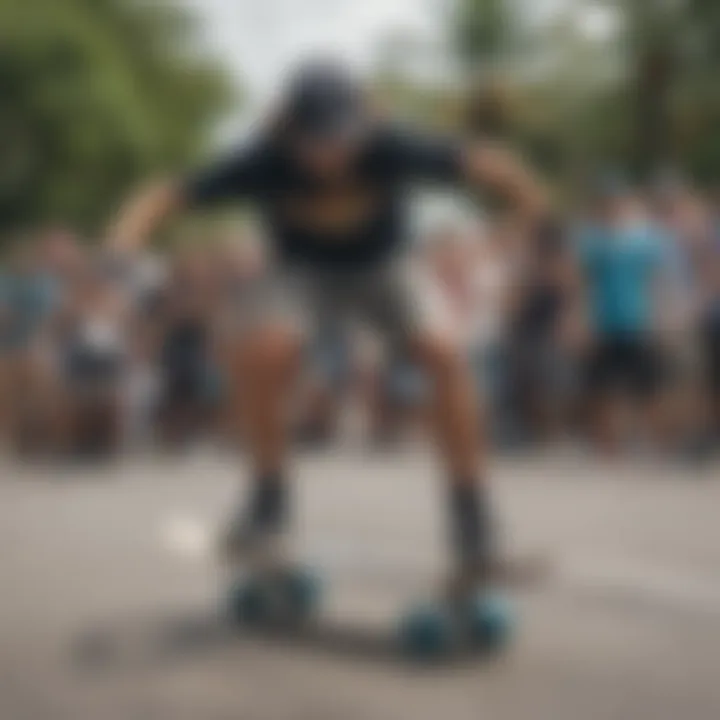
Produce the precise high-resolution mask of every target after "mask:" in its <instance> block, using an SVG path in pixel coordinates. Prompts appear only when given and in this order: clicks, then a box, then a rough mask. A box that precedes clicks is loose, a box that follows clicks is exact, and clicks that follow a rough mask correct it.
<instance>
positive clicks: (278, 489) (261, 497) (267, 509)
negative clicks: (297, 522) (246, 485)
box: [249, 473, 288, 530]
mask: <svg viewBox="0 0 720 720" xmlns="http://www.w3.org/2000/svg"><path fill="white" fill-rule="evenodd" d="M287 506H288V498H287V487H286V484H285V480H284V478H283V477H282V475H281V474H280V473H272V474H269V475H258V476H256V477H255V480H254V484H253V488H252V490H251V495H250V505H249V520H250V523H251V524H252V525H253V526H254V527H256V528H262V529H267V530H279V529H280V528H281V527H282V526H283V525H284V524H285V521H286V519H287V511H288V507H287Z"/></svg>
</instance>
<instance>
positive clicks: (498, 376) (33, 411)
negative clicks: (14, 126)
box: [0, 177, 720, 459]
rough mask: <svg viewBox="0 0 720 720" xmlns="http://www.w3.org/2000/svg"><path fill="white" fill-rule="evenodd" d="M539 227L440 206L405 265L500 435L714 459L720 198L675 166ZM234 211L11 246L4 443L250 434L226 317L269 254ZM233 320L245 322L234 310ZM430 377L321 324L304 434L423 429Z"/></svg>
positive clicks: (605, 191)
mask: <svg viewBox="0 0 720 720" xmlns="http://www.w3.org/2000/svg"><path fill="white" fill-rule="evenodd" d="M588 198H589V199H588V201H587V202H586V204H585V205H584V206H583V207H576V208H574V209H573V212H572V213H568V214H566V216H565V217H563V218H562V219H560V220H559V221H558V222H557V224H556V226H555V227H553V228H546V229H545V231H544V232H543V233H542V235H536V236H530V235H529V234H528V233H527V232H526V231H525V230H524V229H523V228H521V227H519V226H517V225H516V224H515V223H514V221H513V219H512V218H507V219H506V218H502V217H499V218H497V219H495V220H492V221H489V220H486V221H483V222H481V221H479V220H472V219H469V218H468V217H467V216H463V217H461V216H460V214H453V213H451V212H446V213H444V214H443V213H438V214H437V216H436V217H435V218H434V219H433V220H432V221H428V222H427V223H426V224H425V226H421V227H420V229H418V230H417V232H416V235H417V237H415V238H414V250H413V258H412V262H413V263H414V264H415V265H416V267H417V270H418V272H420V273H421V275H422V278H423V282H424V283H425V284H426V286H427V297H428V300H429V301H431V302H433V303H434V305H435V307H436V308H437V312H438V317H441V318H442V322H441V326H442V327H443V329H444V331H446V332H448V333H451V334H452V335H453V336H454V337H455V338H456V339H457V341H458V342H459V343H460V344H461V345H462V347H463V348H464V349H465V351H466V352H467V354H468V358H469V360H470V365H471V368H472V372H473V374H474V375H475V378H476V386H477V402H478V405H479V407H480V408H481V409H482V416H483V418H484V423H483V425H484V431H485V432H486V433H487V437H489V438H490V439H491V441H492V443H493V444H494V445H495V446H496V447H497V448H498V449H500V450H501V451H502V450H513V451H516V450H522V449H525V448H531V447H533V446H535V445H537V444H548V443H559V442H563V443H564V442H571V443H573V444H576V445H579V446H583V447H588V448H592V449H593V450H594V451H596V452H602V453H644V452H648V453H653V454H662V455H666V456H668V457H673V458H688V459H701V458H709V457H711V456H712V455H713V454H714V452H715V450H717V449H718V440H719V439H720V198H717V197H713V196H712V195H710V194H708V193H700V192H699V191H696V190H695V189H693V188H692V187H691V186H689V185H688V184H686V183H682V182H679V181H678V180H676V179H672V178H667V179H664V180H663V181H661V182H658V183H657V184H656V186H654V187H652V188H650V189H647V188H634V187H631V186H629V185H627V184H626V183H624V182H623V180H622V179H621V178H618V177H606V178H603V179H602V180H601V181H599V182H598V183H597V186H596V187H594V188H593V192H592V193H590V194H589V196H588ZM263 249H264V244H263V241H262V237H261V235H260V234H258V233H257V232H253V233H251V232H250V231H247V230H238V231H237V233H227V234H226V235H224V236H222V237H215V238H211V237H208V238H200V239H199V240H198V242H195V243H193V244H192V245H188V246H183V247H180V248H177V249H174V250H172V251H169V252H165V253H157V254H146V255H144V256H142V257H136V258H132V259H119V258H116V257H115V258H113V257H111V256H109V255H107V254H104V253H103V252H102V251H100V250H99V249H98V247H97V245H94V244H92V243H84V242H81V241H80V239H79V238H77V237H75V236H73V235H72V234H71V233H68V232H65V231H63V232H60V231H52V232H45V233H38V235H37V236H35V237H30V238H24V239H23V240H22V241H18V242H16V243H15V244H14V245H12V246H11V247H9V248H8V249H7V251H6V252H5V253H4V256H3V260H2V264H1V265H0V443H2V451H3V452H8V453H14V454H18V455H20V456H24V457H53V458H55V457H57V458H65V457H67V458H83V457H101V456H102V457H107V456H112V455H114V454H117V453H119V452H121V451H126V450H138V449H148V448H185V447H189V446H192V445H193V443H196V442H208V441H209V442H219V443H228V444H235V443H237V442H240V443H241V442H242V428H241V427H240V424H239V420H238V413H237V408H238V403H241V402H242V397H241V396H242V390H241V383H238V382H237V377H235V374H236V372H237V367H236V366H237V364H236V363H235V362H234V360H233V358H234V349H233V348H234V346H236V345H237V343H241V342H242V336H241V334H238V333H237V332H232V331H231V332H227V327H228V324H227V322H226V321H227V317H228V315H229V314H233V313H235V314H236V313H238V312H240V313H241V312H242V303H243V297H244V296H245V295H247V294H249V293H250V292H251V289H252V287H253V285H254V283H257V282H259V281H261V279H262V276H263V273H264V272H265V271H266V268H267V267H268V264H269V260H268V258H267V257H266V256H265V254H264V252H263ZM232 327H237V326H236V325H232ZM427 398H428V387H427V383H426V380H425V378H423V377H422V375H421V374H420V373H419V372H418V370H417V369H416V368H415V367H413V365H412V362H411V360H410V359H409V358H407V357H394V356H392V355H391V354H388V353H387V352H383V348H382V344H381V343H379V342H378V339H377V338H374V337H373V336H372V333H370V332H368V331H367V329H364V328H334V327H333V328H329V327H328V328H320V331H319V333H318V335H317V336H316V337H315V338H313V340H312V342H311V344H310V346H309V347H308V351H307V357H306V360H305V368H304V372H303V377H302V382H301V383H300V387H299V390H298V396H297V398H295V399H294V403H293V429H294V432H295V433H296V436H297V440H298V442H301V443H305V444H313V445H318V444H320V445H322V444H325V443H327V444H332V443H334V442H336V441H337V438H338V436H340V435H343V434H345V433H346V432H348V428H349V427H354V428H357V427H360V428H361V431H360V432H361V437H363V438H364V439H365V441H367V442H368V443H373V444H379V445H383V446H386V445H391V446H392V445H393V444H395V443H399V442H403V441H404V440H406V439H408V438H412V437H417V436H421V435H422V433H423V431H424V426H425V424H426V414H427V413H426V406H427Z"/></svg>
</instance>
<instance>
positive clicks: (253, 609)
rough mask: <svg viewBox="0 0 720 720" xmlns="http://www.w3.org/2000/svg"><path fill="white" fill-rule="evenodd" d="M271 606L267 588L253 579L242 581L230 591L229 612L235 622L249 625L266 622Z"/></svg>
mask: <svg viewBox="0 0 720 720" xmlns="http://www.w3.org/2000/svg"><path fill="white" fill-rule="evenodd" d="M271 604H272V602H271V598H270V596H269V593H268V591H267V588H266V587H264V586H263V585H262V584H261V583H259V582H257V581H254V580H253V579H250V578H248V579H245V580H242V581H240V582H238V583H236V584H235V585H234V586H233V587H232V588H231V589H230V593H229V598H228V611H229V614H230V617H231V619H232V620H233V621H235V622H238V623H243V624H249V625H254V624H257V623H261V622H264V621H265V620H266V619H267V618H268V616H269V614H270V612H271V607H270V606H271Z"/></svg>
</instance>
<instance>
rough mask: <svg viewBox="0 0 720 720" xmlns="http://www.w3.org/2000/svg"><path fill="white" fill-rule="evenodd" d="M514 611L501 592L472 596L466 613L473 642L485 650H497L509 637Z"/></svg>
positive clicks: (512, 625)
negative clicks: (472, 598)
mask: <svg viewBox="0 0 720 720" xmlns="http://www.w3.org/2000/svg"><path fill="white" fill-rule="evenodd" d="M514 620H515V616H514V612H513V608H512V606H511V604H510V602H509V600H508V599H507V598H506V597H504V596H503V595H501V594H496V593H493V594H481V595H478V596H477V597H476V598H474V600H473V602H472V603H471V605H470V608H469V613H468V629H469V632H470V639H471V640H472V642H473V643H474V644H476V645H477V646H479V647H482V648H483V649H486V650H499V649H500V648H502V647H503V646H504V645H505V644H506V643H507V642H508V640H509V639H510V636H511V635H512V631H513V627H514Z"/></svg>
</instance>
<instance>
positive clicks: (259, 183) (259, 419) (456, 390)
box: [111, 62, 545, 591]
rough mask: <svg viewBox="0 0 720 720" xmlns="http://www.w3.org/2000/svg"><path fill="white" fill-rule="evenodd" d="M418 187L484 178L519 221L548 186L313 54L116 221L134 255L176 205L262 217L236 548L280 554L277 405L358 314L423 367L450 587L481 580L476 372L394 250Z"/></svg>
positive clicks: (489, 547)
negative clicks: (203, 164) (388, 111)
mask: <svg viewBox="0 0 720 720" xmlns="http://www.w3.org/2000/svg"><path fill="white" fill-rule="evenodd" d="M427 183H433V184H441V185H444V186H449V185H456V186H458V187H460V186H467V187H469V188H471V189H475V188H481V187H484V186H488V187H489V188H491V189H492V190H493V191H495V192H499V193H501V194H503V195H504V196H505V197H506V199H507V200H509V201H510V202H511V203H512V204H513V207H514V211H515V212H516V214H517V217H518V219H519V220H521V221H522V222H524V223H525V224H526V226H527V227H528V229H529V230H531V229H532V228H533V227H536V226H537V224H538V223H541V222H542V221H543V215H544V212H545V201H544V195H543V193H542V191H541V190H540V188H539V186H538V184H537V183H536V182H535V180H534V179H533V178H532V177H531V175H530V174H529V173H528V171H527V170H526V169H525V168H524V167H523V165H522V163H521V162H520V161H519V160H518V158H517V157H516V156H515V155H514V154H512V153H508V152H506V151H505V150H503V149H501V148H499V147H497V146H496V145H494V144H491V143H489V142H487V143H486V142H478V141H472V142H471V141H465V140H463V139H462V138H445V137H439V136H436V135H433V134H430V133H424V132H416V131H415V130H412V129H410V128H407V127H402V126H398V125H396V124H395V123H393V122H390V121H389V120H388V119H387V118H385V117H381V116H379V115H377V114H376V113H375V112H374V111H373V108H372V105H371V103H370V102H369V101H368V98H367V96H366V92H365V90H364V88H363V87H362V86H361V85H360V84H359V83H358V82H357V81H356V80H355V78H354V77H353V75H352V73H350V72H349V71H348V70H347V69H345V68H344V67H342V66H341V65H339V64H336V63H333V62H313V63H310V64H308V65H305V66H303V67H302V68H300V69H299V70H298V71H297V72H296V73H295V74H294V75H293V76H292V77H291V78H290V81H289V82H288V86H287V87H286V88H285V93H284V95H283V96H282V100H281V103H280V106H279V108H278V112H277V114H276V115H275V116H274V117H273V118H272V120H270V121H268V122H266V123H265V124H264V125H262V126H261V127H259V128H258V129H257V130H256V132H255V134H254V135H253V136H252V137H251V138H250V139H249V140H247V141H246V142H245V143H244V144H243V145H242V146H241V147H240V148H239V149H237V150H236V151H235V152H232V153H230V154H228V155H227V156H226V157H225V158H223V159H221V160H220V161H219V162H216V163H215V164H213V165H211V166H210V167H209V168H207V169H205V170H203V171H201V172H199V173H197V174H193V175H191V176H189V177H185V178H181V179H177V180H171V181H169V182H163V183H159V184H157V185H154V186H152V187H150V188H149V189H146V190H144V191H143V192H141V193H140V194H139V196H137V197H135V198H133V199H131V200H130V202H129V203H128V204H127V205H126V206H125V207H124V208H123V209H122V211H121V213H120V215H119V217H118V219H117V221H116V223H115V224H114V226H113V228H112V231H111V245H112V247H113V248H114V249H115V251H117V252H131V251H133V250H135V249H137V248H139V247H141V246H142V244H143V243H144V242H145V241H146V240H147V239H148V238H149V237H150V236H151V235H152V233H153V231H155V230H156V228H158V227H159V226H160V224H161V223H162V222H163V221H165V220H166V219H168V218H169V217H170V216H172V215H174V214H175V213H178V212H180V211H182V210H184V209H187V208H197V207H203V206H207V205H210V204H211V203H219V202H224V201H230V202H239V201H249V202H250V203H252V204H253V205H254V206H255V208H256V209H257V210H258V211H259V212H260V214H261V216H262V218H263V220H264V223H265V230H266V234H267V237H268V240H269V242H270V243H271V247H270V250H271V252H272V254H273V268H272V270H271V272H270V273H269V275H268V277H267V279H266V280H265V281H264V282H263V283H261V286H260V287H259V288H258V290H257V292H256V293H255V294H254V296H253V297H252V298H249V299H246V302H248V303H250V306H249V307H248V306H246V307H245V308H244V310H243V313H242V315H243V340H242V343H239V345H240V347H239V350H238V353H237V357H236V361H235V373H236V384H237V385H238V386H239V387H240V392H239V398H241V400H242V414H243V416H244V421H245V433H246V436H245V437H246V441H247V447H248V451H249V454H250V458H251V462H252V467H253V477H252V484H251V492H250V497H249V502H247V503H242V507H240V508H239V509H238V512H237V514H236V517H235V519H234V520H233V522H232V523H231V525H230V528H229V530H228V532H227V537H226V549H227V551H228V552H229V553H230V554H231V555H236V556H239V557H242V558H244V559H247V558H249V557H251V556H252V557H253V558H255V559H258V558H261V557H262V558H263V559H264V561H265V562H268V561H269V560H268V558H269V557H273V558H275V559H274V560H272V561H271V562H280V560H278V559H277V558H276V555H275V553H276V549H277V546H278V544H277V539H278V538H280V537H281V536H282V535H283V531H284V530H285V529H286V527H287V521H288V514H289V509H290V508H289V507H288V504H289V503H288V482H289V478H288V468H287V458H286V445H287V443H286V424H285V416H286V407H285V401H286V399H287V398H288V397H289V396H290V389H291V387H292V384H293V381H294V378H295V376H296V373H297V371H298V367H299V363H300V359H301V350H302V347H303V342H304V340H305V339H306V338H307V337H308V334H309V333H312V332H313V330H314V329H315V328H317V327H318V326H322V325H323V323H326V322H327V323H329V324H331V325H332V324H337V323H338V322H341V323H342V322H344V321H345V320H346V319H348V318H353V319H360V320H362V321H365V322H367V323H368V324H370V325H371V326H373V327H374V329H376V330H377V331H379V332H380V333H381V335H382V336H383V337H384V340H385V342H387V343H389V344H390V345H391V346H392V348H393V350H398V351H402V352H405V353H408V354H409V355H410V356H412V358H413V360H414V362H416V363H418V364H419V365H420V366H421V367H422V369H423V370H424V372H425V373H426V375H427V377H428V379H429V381H430V383H431V386H432V404H433V407H432V411H433V416H434V421H435V423H434V424H435V431H436V440H437V444H438V446H439V449H440V453H441V455H442V458H443V460H444V467H445V470H444V472H445V475H446V477H445V483H446V486H447V513H448V517H449V526H450V529H451V540H452V542H451V553H452V557H451V563H450V567H451V573H450V574H451V576H452V582H451V585H452V586H453V587H455V588H458V587H459V588H464V589H467V590H470V591H471V590H472V589H474V588H475V587H478V586H479V585H482V583H483V582H485V581H486V580H487V577H488V572H489V571H490V568H492V567H493V565H494V560H495V553H496V551H497V548H496V543H495V539H494V523H493V518H492V510H491V502H490V498H489V491H488V480H487V477H486V474H485V468H484V450H483V448H481V447H480V446H479V443H478V431H477V418H476V407H475V403H474V398H475V393H474V392H473V389H472V379H471V373H470V370H469V368H468V367H467V366H466V363H465V361H464V357H463V353H462V351H461V350H460V349H459V348H457V347H454V346H453V343H452V341H451V340H450V338H449V337H447V334H446V333H444V331H443V328H442V327H440V326H438V325H437V323H436V322H434V321H433V317H432V313H431V312H429V311H428V308H426V303H424V298H423V294H422V291H421V290H420V288H419V287H418V285H417V284H416V283H415V278H414V277H413V274H412V272H411V271H410V270H409V267H408V263H406V262H405V257H404V255H406V253H404V249H405V244H406V242H405V241H406V240H407V236H408V228H407V227H406V220H407V217H406V216H407V214H408V213H409V207H408V203H407V202H406V196H407V194H408V191H409V190H410V189H412V188H413V187H414V186H417V185H418V184H427ZM398 511H401V510H400V508H399V509H398Z"/></svg>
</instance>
